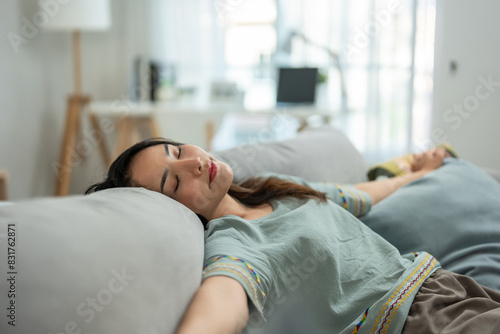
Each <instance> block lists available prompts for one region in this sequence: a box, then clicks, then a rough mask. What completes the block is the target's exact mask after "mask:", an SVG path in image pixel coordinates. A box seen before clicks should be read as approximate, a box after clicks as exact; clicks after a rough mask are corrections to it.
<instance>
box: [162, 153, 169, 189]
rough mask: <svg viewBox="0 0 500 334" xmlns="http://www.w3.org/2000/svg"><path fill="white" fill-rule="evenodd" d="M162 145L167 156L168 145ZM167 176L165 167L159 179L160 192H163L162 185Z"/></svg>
mask: <svg viewBox="0 0 500 334" xmlns="http://www.w3.org/2000/svg"><path fill="white" fill-rule="evenodd" d="M163 146H164V147H165V153H167V156H168V157H169V156H170V151H169V150H168V145H167V144H164V145H163ZM167 176H168V168H165V171H164V172H163V175H162V177H161V181H160V192H162V193H163V187H164V186H165V181H166V180H167Z"/></svg>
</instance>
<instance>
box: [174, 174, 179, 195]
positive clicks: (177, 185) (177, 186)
mask: <svg viewBox="0 0 500 334" xmlns="http://www.w3.org/2000/svg"><path fill="white" fill-rule="evenodd" d="M175 180H176V181H177V183H176V185H175V189H174V193H175V192H176V191H177V189H178V188H179V183H180V181H179V177H178V176H177V175H176V176H175Z"/></svg>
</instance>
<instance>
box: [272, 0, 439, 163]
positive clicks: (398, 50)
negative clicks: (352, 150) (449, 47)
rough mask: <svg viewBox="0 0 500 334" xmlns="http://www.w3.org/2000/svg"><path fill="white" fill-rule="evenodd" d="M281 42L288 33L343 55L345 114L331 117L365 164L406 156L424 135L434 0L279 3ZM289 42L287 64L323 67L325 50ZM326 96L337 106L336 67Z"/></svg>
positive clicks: (429, 90)
mask: <svg viewBox="0 0 500 334" xmlns="http://www.w3.org/2000/svg"><path fill="white" fill-rule="evenodd" d="M278 3H279V7H278V8H279V9H278V13H279V14H278V17H279V20H278V27H277V30H278V40H279V41H281V42H282V43H283V41H284V40H286V38H287V36H288V35H289V34H290V32H291V31H298V32H301V33H303V34H304V35H305V36H306V37H307V38H308V39H310V40H312V41H313V42H314V43H315V44H318V45H324V46H327V47H328V48H329V49H331V50H332V51H334V52H337V53H338V54H339V56H340V60H341V62H342V65H343V69H344V70H343V72H344V76H345V81H346V88H347V93H348V108H349V110H348V112H347V113H345V114H344V115H340V116H339V117H337V118H336V119H334V121H333V122H334V124H336V125H337V126H339V127H341V128H342V129H343V130H344V131H345V133H346V134H347V135H348V136H349V137H350V139H351V140H352V141H353V142H354V143H355V145H356V146H357V148H358V149H359V150H360V151H362V153H363V154H364V155H365V156H366V158H367V159H368V161H369V162H376V161H380V160H383V159H386V158H389V157H391V156H393V155H397V154H402V153H406V152H408V151H410V150H414V149H417V150H419V149H424V148H423V147H418V142H422V141H423V138H425V137H426V136H427V135H428V131H429V128H430V112H431V111H430V107H431V98H432V69H433V68H432V64H433V51H434V50H433V43H434V19H435V18H434V16H435V0H420V1H417V0H414V1H393V0H369V1H367V0H337V1H330V0H280V1H279V2H278ZM310 44H311V43H308V44H306V43H304V42H302V41H301V40H297V41H294V43H293V47H292V53H291V56H290V61H291V63H295V64H306V65H316V66H320V67H321V66H328V62H329V59H328V54H327V53H326V52H324V50H321V49H319V48H315V47H311V45H310ZM328 68H329V70H328V77H329V80H328V81H329V84H328V91H327V95H328V96H329V99H330V100H331V101H332V102H333V105H334V106H335V105H336V106H338V107H340V100H339V98H340V89H339V85H338V72H337V71H336V70H335V69H334V68H332V67H331V66H328Z"/></svg>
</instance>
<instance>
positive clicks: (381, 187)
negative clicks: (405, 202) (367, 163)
mask: <svg viewBox="0 0 500 334" xmlns="http://www.w3.org/2000/svg"><path fill="white" fill-rule="evenodd" d="M445 155H446V151H445V149H444V147H440V148H436V149H432V150H429V151H426V152H424V153H422V154H421V155H420V158H419V165H418V168H417V170H414V171H412V172H411V173H408V174H406V175H403V176H397V177H392V178H389V179H385V180H380V181H370V182H363V183H358V184H356V185H355V187H356V188H358V189H359V190H362V191H364V192H366V193H367V194H368V195H370V197H371V199H372V205H375V204H377V203H378V202H380V201H381V200H383V199H384V198H386V197H387V196H389V195H391V194H392V193H393V192H395V191H396V190H397V189H398V188H400V187H402V186H404V185H405V184H408V183H410V182H411V181H414V180H416V179H418V178H421V177H422V176H424V175H425V174H427V173H429V172H431V171H433V170H434V169H437V168H439V167H441V166H442V165H443V159H444V157H445Z"/></svg>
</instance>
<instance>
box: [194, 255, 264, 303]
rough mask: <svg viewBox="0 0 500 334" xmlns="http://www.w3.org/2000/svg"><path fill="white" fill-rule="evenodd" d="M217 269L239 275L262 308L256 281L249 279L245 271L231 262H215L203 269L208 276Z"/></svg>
mask: <svg viewBox="0 0 500 334" xmlns="http://www.w3.org/2000/svg"><path fill="white" fill-rule="evenodd" d="M226 266H228V267H233V268H235V269H231V268H226ZM216 271H227V272H230V273H233V274H235V275H237V276H239V277H240V278H241V279H242V280H243V281H244V282H245V285H246V286H247V287H248V288H249V290H250V291H251V292H252V299H253V300H255V302H256V303H257V306H258V307H259V309H260V310H262V307H263V306H262V305H261V304H260V301H259V298H258V296H257V288H256V285H255V282H254V281H253V280H252V279H250V280H249V279H248V277H247V274H246V273H245V272H243V273H241V272H240V271H241V268H240V267H238V266H237V265H234V264H231V263H214V264H212V265H210V266H209V267H208V268H206V269H205V270H204V271H203V276H206V275H208V274H210V273H212V272H216Z"/></svg>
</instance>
